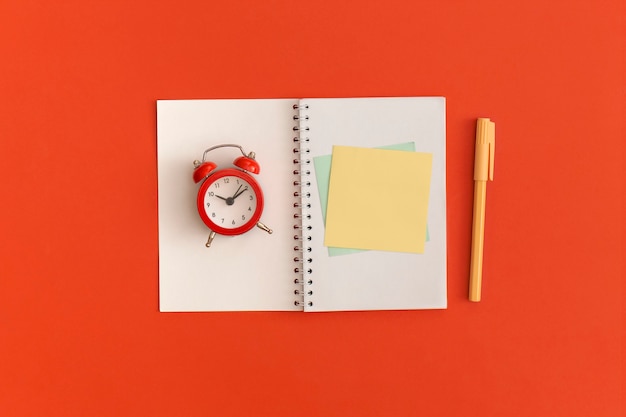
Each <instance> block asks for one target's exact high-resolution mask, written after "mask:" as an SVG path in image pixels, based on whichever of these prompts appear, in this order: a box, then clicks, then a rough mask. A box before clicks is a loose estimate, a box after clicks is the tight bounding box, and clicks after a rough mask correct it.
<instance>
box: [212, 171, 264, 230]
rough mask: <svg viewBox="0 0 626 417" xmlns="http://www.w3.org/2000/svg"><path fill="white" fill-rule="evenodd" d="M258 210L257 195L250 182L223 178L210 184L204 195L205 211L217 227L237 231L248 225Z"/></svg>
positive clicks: (233, 177) (235, 177) (235, 178)
mask: <svg viewBox="0 0 626 417" xmlns="http://www.w3.org/2000/svg"><path fill="white" fill-rule="evenodd" d="M256 208H257V195H256V193H255V192H254V189H253V187H252V186H251V185H250V184H249V183H248V181H246V180H244V179H243V178H239V177H237V176H231V175H227V176H223V177H221V178H218V179H216V180H215V181H214V182H213V183H212V184H210V185H209V186H208V187H207V189H206V192H205V194H204V211H205V213H206V215H207V217H208V218H209V219H210V220H211V222H213V223H214V224H216V225H217V226H220V227H223V228H225V229H235V228H238V227H241V226H243V225H244V224H246V223H248V222H249V221H250V220H251V219H252V217H253V215H254V213H255V212H256Z"/></svg>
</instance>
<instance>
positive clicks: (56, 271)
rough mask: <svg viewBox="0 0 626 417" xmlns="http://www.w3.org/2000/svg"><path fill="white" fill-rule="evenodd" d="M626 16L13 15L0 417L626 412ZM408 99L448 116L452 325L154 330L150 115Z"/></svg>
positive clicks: (469, 10)
mask: <svg viewBox="0 0 626 417" xmlns="http://www.w3.org/2000/svg"><path fill="white" fill-rule="evenodd" d="M624 12H625V11H624V8H623V5H622V2H621V1H619V0H606V1H577V0H574V1H543V0H541V1H539V0H530V1H524V2H521V1H519V2H506V1H495V0H478V1H474V2H461V1H420V2H412V1H402V0H386V1H383V2H379V1H376V2H374V1H359V2H350V1H346V2H335V1H330V0H324V1H318V2H311V1H300V2H297V1H285V0H273V1H263V2H258V1H251V0H239V1H228V2H227V1H222V2H211V1H199V0H197V1H179V2H175V1H145V0H141V1H119V0H114V1H106V2H105V1H84V0H66V1H57V2H45V1H36V0H3V1H2V2H0V57H1V64H0V157H1V158H2V163H0V178H2V180H1V182H0V184H1V189H2V203H1V204H0V233H1V237H0V415H2V416H9V417H12V416H82V415H85V416H86V415H92V416H143V415H145V416H208V415H223V416H294V415H299V416H345V415H359V416H363V417H365V416H404V415H406V416H410V415H423V416H459V415H469V416H478V415H480V416H567V417H572V416H585V417H587V416H596V417H597V416H602V417H613V416H619V415H621V414H622V413H623V412H624V409H623V403H622V398H623V397H624V389H623V385H622V381H623V371H624V365H623V362H622V357H623V352H624V348H623V346H622V339H623V337H624V325H623V317H624V310H623V308H622V299H623V296H624V288H623V286H622V281H623V279H624V270H623V260H622V258H623V256H624V246H623V237H624V222H623V218H624V208H623V195H624V178H625V172H624V151H625V146H624V135H623V133H624V99H625V96H624V78H623V76H624V69H625V66H624V44H623V41H622V40H623V39H624V38H626V32H625V31H624V26H623V16H624ZM397 95H399V96H410V95H442V96H445V97H447V129H448V135H447V137H448V145H447V149H448V155H447V157H448V159H447V160H448V180H447V184H448V194H447V195H448V227H449V228H448V238H449V240H448V255H449V259H448V268H449V273H448V290H449V308H448V309H447V310H445V311H392V312H361V313H350V312H345V313H323V314H303V313H293V314H292V313H258V312H257V313H197V314H161V313H159V312H158V276H157V275H158V272H157V271H158V269H157V268H158V247H157V243H158V230H157V179H156V169H157V167H156V105H155V100H156V99H165V98H169V99H173V98H244V97H245V98H248V97H251V98H253V97H346V96H397ZM480 116H487V117H491V118H492V119H493V120H494V121H495V122H496V137H497V141H498V142H497V148H496V168H495V181H494V182H493V183H490V184H489V186H488V195H487V225H486V243H485V270H484V285H483V301H482V302H480V303H477V304H474V303H470V302H469V301H467V289H468V271H469V244H470V236H471V210H472V192H473V183H472V169H473V168H472V164H473V147H474V137H473V135H474V126H475V120H476V118H477V117H480ZM250 130H251V132H253V131H254V126H250Z"/></svg>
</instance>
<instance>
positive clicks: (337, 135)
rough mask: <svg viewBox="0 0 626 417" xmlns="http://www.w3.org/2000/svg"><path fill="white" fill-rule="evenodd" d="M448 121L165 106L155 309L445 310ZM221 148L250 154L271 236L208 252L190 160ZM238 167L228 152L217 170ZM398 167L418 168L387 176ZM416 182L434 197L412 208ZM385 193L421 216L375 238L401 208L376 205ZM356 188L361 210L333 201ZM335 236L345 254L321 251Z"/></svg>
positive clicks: (306, 104) (279, 108)
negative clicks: (419, 180) (256, 169)
mask: <svg viewBox="0 0 626 417" xmlns="http://www.w3.org/2000/svg"><path fill="white" fill-rule="evenodd" d="M445 113H446V111H445V99H444V98H442V97H391V98H315V99H245V100H158V101H157V151H158V152H157V153H158V157H157V159H158V215H159V305H160V311H163V312H182V311H305V312H315V311H340V310H344V311H356V310H406V309H442V308H446V306H447V295H446V178H445V172H446V166H445V164H446V162H445V161H446V159H445V152H446V133H445V124H446V123H445ZM217 144H237V145H239V146H241V147H242V148H243V149H245V150H246V151H247V152H251V151H252V152H254V153H255V154H256V161H257V162H258V163H259V165H260V168H261V169H260V173H259V174H258V175H256V176H255V179H256V180H257V181H258V183H259V184H260V186H261V187H262V190H263V195H264V201H265V205H264V209H263V214H262V221H263V223H264V224H266V225H267V226H268V227H270V228H271V229H272V230H273V233H272V234H268V233H265V232H263V231H262V230H259V229H257V228H254V229H252V230H250V231H249V232H247V233H245V234H243V235H238V236H223V235H217V236H216V237H215V239H214V241H213V243H212V245H211V247H210V248H207V247H206V246H205V242H206V241H207V236H208V235H209V230H208V228H207V227H206V226H205V225H204V223H203V222H202V220H201V219H200V217H199V215H198V211H197V207H196V196H197V193H198V185H197V184H195V183H194V181H193V180H192V172H193V167H194V165H193V161H194V160H196V159H199V158H200V157H202V155H203V152H204V150H206V149H207V148H209V147H211V146H214V145H217ZM398 153H402V155H400V154H398ZM405 153H411V154H412V155H406V154H405ZM413 154H415V155H413ZM237 156H238V155H237V153H236V152H234V151H233V149H229V148H224V149H218V150H215V151H212V152H211V154H210V159H211V161H212V162H214V163H215V164H216V165H217V166H218V168H221V167H231V166H232V163H233V160H234V159H235V158H236V157H237ZM387 158H391V159H389V160H387ZM400 158H402V159H400ZM385 161H386V162H385ZM395 161H402V163H395ZM370 165H371V166H370ZM392 166H400V167H408V168H410V169H408V170H406V172H405V170H401V171H399V173H395V174H393V175H392V174H391V173H390V171H391V170H390V169H389V168H390V167H392ZM359 167H360V168H359ZM357 168H359V169H360V170H359V169H357ZM350 175H353V177H350ZM354 175H357V177H354ZM384 175H387V177H385V176H384ZM390 175H391V176H390ZM342 176H343V177H342ZM423 176H425V177H427V178H425V179H424V178H422V177H423ZM418 177H419V178H422V183H423V184H427V189H426V190H425V191H424V190H423V188H421V189H420V190H422V191H419V192H420V193H422V194H420V195H419V198H413V199H412V200H405V199H404V196H405V195H406V196H409V197H410V196H414V193H413V192H409V191H406V192H405V189H407V187H408V185H410V184H412V182H411V181H413V179H416V178H418ZM381 178H383V181H382V183H379V184H378V185H374V183H375V182H376V180H379V179H381ZM398 178H400V179H401V180H400V179H398ZM342 181H343V183H342ZM385 181H388V182H389V184H390V186H391V183H393V184H395V185H396V186H399V187H400V190H402V191H401V192H397V193H396V195H398V196H400V195H402V196H403V199H402V201H403V203H402V205H403V206H405V203H404V201H408V203H407V204H415V208H416V209H415V213H416V214H415V216H413V212H412V211H411V210H413V206H408V205H407V206H406V207H408V208H409V210H410V211H408V212H407V213H409V214H406V215H405V216H406V218H407V221H406V222H404V221H401V222H400V223H399V226H397V227H393V228H387V229H390V230H391V233H387V235H386V236H382V235H381V237H380V238H378V237H377V236H378V235H377V233H383V232H380V231H377V228H376V227H375V226H379V223H380V222H381V221H382V219H383V218H387V217H393V216H389V215H388V214H389V213H395V211H393V210H392V211H390V212H389V213H388V214H385V215H379V214H377V213H379V211H380V210H383V211H384V210H386V208H385V207H386V206H385V205H388V206H389V208H390V209H391V208H398V206H399V204H400V203H399V201H400V200H398V199H396V198H381V197H380V196H381V195H382V194H381V192H380V191H381V190H383V189H385V190H386V189H387V187H386V186H385V185H384V184H385ZM398 181H400V182H399V183H398ZM402 181H409V182H402ZM381 184H382V185H381ZM342 187H343V188H342ZM352 188H356V189H358V191H359V193H357V194H356V195H363V196H365V197H366V198H365V199H362V200H359V201H358V202H356V201H355V202H354V204H352V202H351V201H347V202H346V201H345V198H344V199H343V200H342V199H341V198H339V197H340V196H344V195H343V194H340V193H343V192H344V191H342V190H348V189H352ZM424 196H425V198H426V200H425V202H424V198H422V197H424ZM344 197H345V196H344ZM380 200H382V206H376V205H375V204H374V203H376V204H379V203H381V201H380ZM333 202H334V203H335V205H334V206H333ZM370 202H371V203H372V204H371V206H372V207H374V206H375V207H377V208H376V209H375V210H376V211H375V212H374V213H373V214H372V213H371V212H368V211H367V210H369V209H371V207H370V204H369V203H370ZM406 207H405V208H406ZM332 216H336V217H334V218H335V219H336V220H337V221H335V222H334V223H333V222H332V219H330V218H329V217H332ZM341 216H343V217H341ZM359 216H360V217H359ZM399 217H402V216H399ZM413 217H415V219H416V221H415V222H414V223H415V226H414V225H413V224H412V223H411V222H409V221H408V220H414V219H413ZM353 218H354V219H357V220H358V219H364V221H361V220H358V221H355V222H351V221H350V220H352V219H353ZM327 223H328V227H332V229H329V230H327V229H326V228H327ZM349 223H354V224H352V225H349ZM405 225H406V227H405ZM344 226H350V227H347V228H345V230H344ZM414 227H415V228H414ZM379 229H380V228H379ZM383 229H384V228H383ZM331 231H332V232H333V233H328V235H329V236H331V237H332V238H333V241H334V242H338V243H340V244H341V247H333V245H326V244H325V239H326V237H327V236H326V235H327V232H331ZM372 234H374V236H376V238H375V239H370V241H371V242H366V240H367V239H364V237H365V236H367V237H371V235H372ZM396 238H397V239H396ZM400 240H403V241H406V242H407V246H406V247H407V249H406V250H405V247H404V246H401V247H395V246H394V245H393V244H396V243H398V242H396V241H400ZM414 242H417V243H418V245H414V246H415V250H414V248H413V246H411V244H412V243H414ZM331 243H332V242H331ZM344 243H345V244H344ZM361 243H363V244H361ZM409 246H410V247H409Z"/></svg>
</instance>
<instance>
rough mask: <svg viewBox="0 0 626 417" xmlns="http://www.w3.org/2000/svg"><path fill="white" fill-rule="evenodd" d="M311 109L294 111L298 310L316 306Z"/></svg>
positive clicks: (295, 301)
mask: <svg viewBox="0 0 626 417" xmlns="http://www.w3.org/2000/svg"><path fill="white" fill-rule="evenodd" d="M308 109H309V105H308V104H305V105H297V104H296V105H294V106H293V110H294V114H293V121H294V126H293V131H294V132H296V136H294V138H293V143H294V148H293V154H294V159H293V164H294V169H293V175H294V176H295V179H294V181H293V186H294V192H293V197H294V203H293V207H294V210H295V213H294V215H293V218H294V219H295V220H296V221H297V222H296V223H295V224H294V226H293V229H294V236H293V239H294V247H293V250H294V252H295V256H294V258H293V262H294V268H293V272H294V275H295V278H294V281H293V282H294V285H295V288H294V291H293V294H294V295H295V300H294V304H295V305H296V306H307V307H312V306H313V278H312V274H313V267H312V264H313V257H312V253H311V252H312V248H311V246H310V243H309V242H310V241H311V239H312V237H311V236H310V234H308V232H309V231H311V230H312V229H313V226H312V224H311V212H310V209H311V203H310V202H309V201H308V199H309V198H310V197H311V192H310V190H308V189H307V187H310V186H311V182H310V181H308V180H307V176H309V175H311V168H310V164H311V158H310V156H309V154H310V149H309V146H308V144H309V141H310V139H309V137H308V136H307V135H308V132H309V130H310V128H309V126H308V121H309V115H308Z"/></svg>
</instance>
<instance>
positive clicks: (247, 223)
mask: <svg viewBox="0 0 626 417" xmlns="http://www.w3.org/2000/svg"><path fill="white" fill-rule="evenodd" d="M218 148H237V149H239V150H240V151H241V153H242V156H239V157H238V158H237V159H235V160H234V161H233V165H234V167H233V168H230V167H229V168H222V169H217V165H216V164H215V163H214V162H211V161H206V155H207V153H209V152H211V151H212V150H215V149H218ZM254 158H255V154H254V152H250V153H248V154H246V153H245V152H244V150H243V148H242V147H241V146H239V145H233V144H224V145H217V146H213V147H211V148H209V149H207V150H205V151H204V154H203V155H202V161H198V160H196V161H194V163H193V164H194V167H195V169H194V171H193V180H194V182H196V183H200V182H201V183H202V184H201V185H200V189H199V190H198V198H197V205H198V213H199V214H200V218H201V219H202V221H203V222H204V224H206V226H207V227H208V228H209V229H210V230H211V233H210V234H209V239H208V240H207V243H206V247H207V248H208V247H210V246H211V243H212V242H213V239H214V238H215V234H216V233H218V234H220V235H226V236H234V235H240V234H243V233H246V232H247V231H249V230H250V229H252V228H253V227H254V226H257V227H259V228H260V229H262V230H264V231H266V232H267V233H272V230H271V229H270V228H268V227H267V226H265V225H264V224H263V223H261V222H260V221H259V220H260V218H261V214H262V213H263V192H262V191H261V186H260V185H259V184H258V183H257V182H256V180H255V179H254V178H253V177H252V175H250V174H258V173H259V172H260V171H261V168H260V166H259V163H258V162H257V161H256V160H255V159H254Z"/></svg>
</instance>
